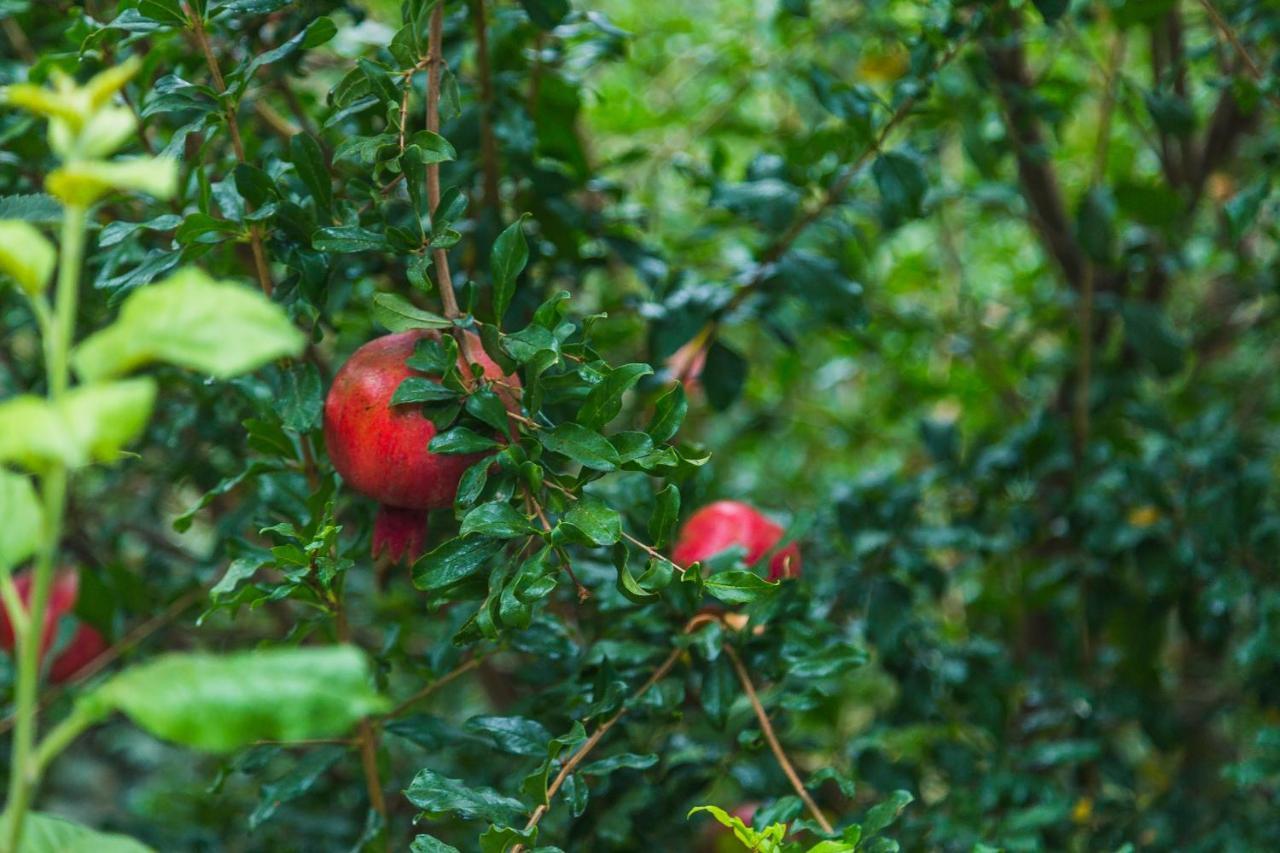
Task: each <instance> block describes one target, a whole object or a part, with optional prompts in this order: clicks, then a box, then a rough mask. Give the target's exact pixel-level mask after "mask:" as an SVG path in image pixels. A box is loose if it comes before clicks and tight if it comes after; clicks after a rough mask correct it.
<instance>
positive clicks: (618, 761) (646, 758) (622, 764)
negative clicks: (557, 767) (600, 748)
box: [578, 752, 658, 776]
mask: <svg viewBox="0 0 1280 853" xmlns="http://www.w3.org/2000/svg"><path fill="white" fill-rule="evenodd" d="M657 763H658V756H657V755H656V754H654V753H652V752H651V753H649V754H648V755H636V754H635V753H632V752H624V753H621V754H619V755H611V756H609V757H608V758H602V759H600V760H599V761H593V762H591V763H590V764H586V765H583V767H582V769H581V770H579V771H578V772H579V773H581V774H583V775H584V776H608V775H609V774H610V773H612V772H614V771H615V770H622V769H627V770H647V769H649V768H650V767H652V766H653V765H655V764H657Z"/></svg>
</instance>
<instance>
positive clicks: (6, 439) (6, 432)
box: [0, 394, 86, 471]
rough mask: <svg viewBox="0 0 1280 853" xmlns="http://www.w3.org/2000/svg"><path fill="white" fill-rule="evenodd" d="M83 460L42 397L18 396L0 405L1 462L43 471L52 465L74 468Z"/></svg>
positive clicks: (70, 435)
mask: <svg viewBox="0 0 1280 853" xmlns="http://www.w3.org/2000/svg"><path fill="white" fill-rule="evenodd" d="M85 461H86V459H85V453H84V450H83V448H82V447H80V446H79V445H78V444H77V443H76V441H75V436H74V434H73V433H72V432H71V430H70V429H69V428H68V427H67V424H66V422H65V421H64V420H63V418H62V414H61V412H59V410H58V409H56V408H55V407H54V406H53V405H52V404H50V403H49V402H48V401H47V400H45V399H44V398H43V397H36V396H34V395H31V394H21V395H19V396H17V397H10V398H9V399H7V400H4V401H3V402H0V463H5V462H9V463H17V464H18V465H21V466H22V467H24V468H26V469H28V470H30V471H43V470H44V469H45V468H46V467H48V465H49V464H51V463H54V462H61V463H63V464H65V465H68V466H72V467H75V466H79V465H83V464H84V463H85Z"/></svg>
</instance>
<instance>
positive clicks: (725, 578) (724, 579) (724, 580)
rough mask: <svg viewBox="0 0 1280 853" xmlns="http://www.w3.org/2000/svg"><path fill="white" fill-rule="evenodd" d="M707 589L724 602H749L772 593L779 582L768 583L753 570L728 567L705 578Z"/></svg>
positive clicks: (776, 588) (775, 590) (776, 589)
mask: <svg viewBox="0 0 1280 853" xmlns="http://www.w3.org/2000/svg"><path fill="white" fill-rule="evenodd" d="M706 587H707V591H708V592H710V593H711V594H712V595H714V596H715V597H716V598H718V599H720V600H721V601H723V602H725V603H726V604H750V603H751V602H753V601H756V600H758V599H760V598H763V597H766V596H770V595H773V594H774V593H775V592H777V591H778V587H779V584H778V583H777V582H776V581H775V582H773V583H770V582H769V581H767V580H765V579H764V578H762V577H760V576H759V575H757V574H755V573H754V572H748V571H743V570H741V569H730V570H729V571H725V572H717V573H716V574H714V575H712V576H711V577H709V578H707V580H706Z"/></svg>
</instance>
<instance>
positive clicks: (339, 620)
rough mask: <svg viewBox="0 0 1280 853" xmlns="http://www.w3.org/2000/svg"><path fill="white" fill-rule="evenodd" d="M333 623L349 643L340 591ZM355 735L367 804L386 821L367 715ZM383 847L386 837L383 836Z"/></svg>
mask: <svg viewBox="0 0 1280 853" xmlns="http://www.w3.org/2000/svg"><path fill="white" fill-rule="evenodd" d="M331 603H332V605H333V617H334V625H335V627H336V628H337V632H338V639H339V640H341V641H342V642H343V643H348V644H349V643H351V626H350V625H349V624H348V622H347V611H346V608H345V607H344V606H343V601H342V594H341V592H339V593H337V594H335V595H332V596H331ZM356 736H357V739H358V741H359V744H360V766H361V769H362V770H363V771H364V783H365V789H366V790H367V791H368V793H369V805H371V806H372V807H373V810H374V811H375V812H377V813H378V815H379V816H381V818H382V823H383V825H384V826H385V825H386V822H387V798H386V795H385V794H384V793H383V791H382V775H381V774H380V773H379V772H378V731H377V728H376V727H375V726H374V723H373V721H372V720H370V719H368V718H367V717H366V718H364V719H362V720H361V721H360V724H359V726H358V727H357V731H356ZM383 844H384V847H385V846H386V837H385V835H384V837H383Z"/></svg>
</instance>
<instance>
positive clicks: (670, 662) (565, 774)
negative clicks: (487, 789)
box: [511, 629, 688, 853]
mask: <svg viewBox="0 0 1280 853" xmlns="http://www.w3.org/2000/svg"><path fill="white" fill-rule="evenodd" d="M687 630H688V629H686V632H687ZM683 651H684V650H683V649H682V648H680V647H679V646H677V647H676V648H674V649H672V650H671V653H670V654H669V655H667V657H666V659H665V660H663V662H662V663H661V664H659V666H658V668H657V669H655V670H654V671H653V674H652V675H651V676H649V680H648V681H646V682H645V683H644V684H642V685H641V686H640V689H639V690H637V691H636V692H635V693H633V694H631V697H630V698H629V699H628V700H627V701H626V702H624V703H623V704H622V707H620V708H619V709H618V710H617V711H615V712H614V714H613V716H611V717H609V719H607V720H605V721H604V722H603V723H601V724H600V726H599V728H597V729H596V730H595V732H594V733H592V735H591V737H589V738H587V739H586V740H585V741H583V743H582V745H581V746H579V747H578V748H577V749H576V750H574V753H573V755H571V756H569V759H568V760H567V761H566V762H565V763H564V765H563V766H561V768H560V772H559V773H557V774H556V777H555V779H553V780H552V782H551V784H550V785H548V786H547V798H546V801H545V802H543V803H541V804H539V805H538V807H537V808H536V809H534V810H533V814H532V815H530V816H529V822H528V823H526V824H525V825H524V831H525V832H528V831H529V830H531V829H533V828H535V827H536V826H537V825H538V822H539V821H541V820H542V818H543V816H544V815H546V813H547V811H548V810H549V809H550V808H551V800H552V799H553V798H554V797H555V795H556V792H557V791H559V790H560V788H561V786H563V785H564V783H565V780H566V779H568V778H569V776H570V775H572V773H573V771H575V770H577V769H578V765H580V764H582V761H583V759H585V758H586V757H587V755H589V754H590V753H591V750H593V749H595V748H596V745H597V744H599V743H600V741H601V739H602V738H603V737H604V736H605V735H606V734H608V733H609V730H610V729H611V728H613V727H614V725H616V724H617V722H618V720H620V719H622V717H623V715H624V714H626V713H627V709H628V707H629V706H631V705H633V704H634V703H635V702H637V701H638V700H639V699H640V698H641V697H643V696H644V694H646V693H648V692H649V690H650V689H651V688H652V687H653V686H654V685H655V684H657V683H658V682H659V681H661V680H662V679H663V678H665V677H666V676H667V673H669V672H670V671H671V668H672V667H674V666H675V665H676V661H678V660H680V655H681V653H682V652H683ZM524 849H525V848H524V845H523V844H517V845H516V846H515V847H513V848H511V853H520V852H521V851H522V850H524Z"/></svg>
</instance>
